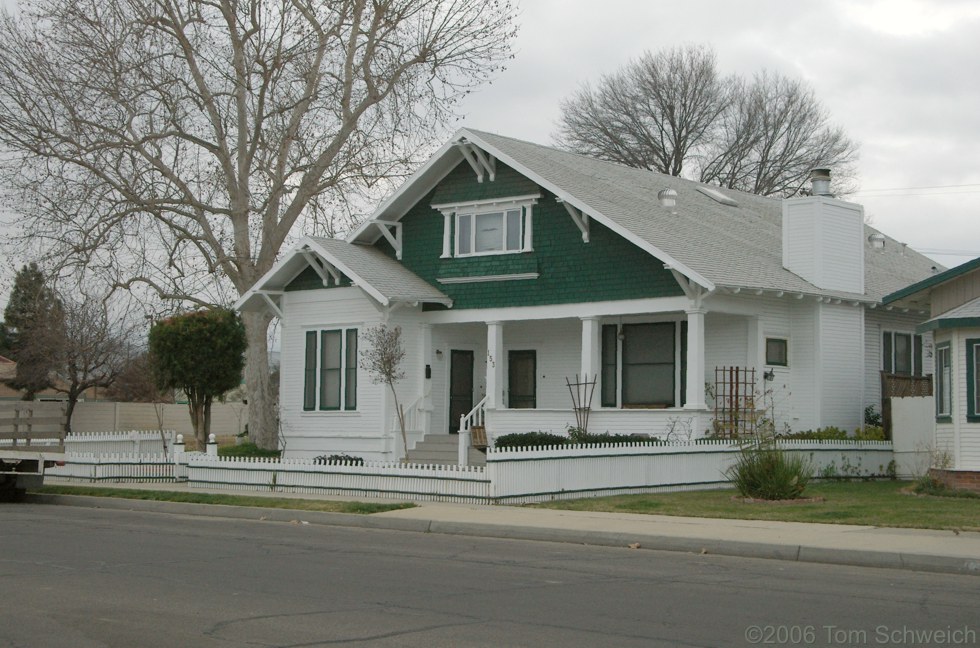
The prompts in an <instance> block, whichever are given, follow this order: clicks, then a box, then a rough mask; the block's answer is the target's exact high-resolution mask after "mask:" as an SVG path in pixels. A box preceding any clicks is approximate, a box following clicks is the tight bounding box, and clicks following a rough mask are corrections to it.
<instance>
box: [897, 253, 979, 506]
mask: <svg viewBox="0 0 980 648" xmlns="http://www.w3.org/2000/svg"><path fill="white" fill-rule="evenodd" d="M882 302H883V303H884V304H886V305H887V306H889V307H892V308H902V309H905V308H908V309H913V310H921V309H926V310H928V312H929V315H930V317H929V319H928V320H927V321H925V322H923V323H922V324H920V325H919V326H917V327H916V331H917V332H918V333H920V334H923V335H930V334H931V335H932V337H933V341H934V345H935V349H934V352H933V354H934V363H935V367H936V370H935V375H934V380H935V388H934V390H933V398H934V400H935V421H936V422H935V435H934V439H933V442H934V448H933V450H934V453H935V457H934V458H933V462H934V466H935V468H936V472H937V473H938V474H939V476H940V477H941V478H942V479H944V480H945V481H946V482H947V483H949V484H950V485H952V486H955V487H959V488H969V489H971V490H975V491H978V492H980V258H977V259H974V260H973V261H969V262H967V263H964V264H962V265H960V266H957V267H955V268H952V269H950V270H947V271H945V272H942V273H939V274H936V275H933V276H931V277H927V278H926V279H923V280H921V281H919V282H916V283H914V284H912V285H910V286H907V287H905V288H902V289H901V290H897V291H895V292H893V293H891V294H889V295H886V296H885V298H884V299H883V300H882Z"/></svg>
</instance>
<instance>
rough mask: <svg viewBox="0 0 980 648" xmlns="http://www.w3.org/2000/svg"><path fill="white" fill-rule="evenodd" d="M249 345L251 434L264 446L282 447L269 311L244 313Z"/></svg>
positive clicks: (247, 375)
mask: <svg viewBox="0 0 980 648" xmlns="http://www.w3.org/2000/svg"><path fill="white" fill-rule="evenodd" d="M242 320H243V321H244V322H245V336H246V338H247V339H248V349H247V350H246V351H245V390H246V393H247V394H248V436H249V439H250V440H251V441H253V442H254V443H255V444H256V445H258V446H259V447H260V448H264V449H266V450H278V449H279V408H278V403H277V402H276V401H275V399H274V397H273V395H272V384H271V380H270V378H271V373H272V372H271V371H270V369H269V340H268V335H269V323H270V322H271V321H272V315H270V314H269V313H267V312H264V311H263V312H260V313H254V312H246V313H242Z"/></svg>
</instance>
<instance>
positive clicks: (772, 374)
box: [237, 129, 936, 459]
mask: <svg viewBox="0 0 980 648" xmlns="http://www.w3.org/2000/svg"><path fill="white" fill-rule="evenodd" d="M828 185H829V174H825V175H821V176H820V177H819V178H817V180H816V182H815V184H814V186H815V192H814V193H815V194H818V195H813V196H809V197H802V198H792V199H789V200H774V199H769V198H764V197H760V196H755V195H750V194H745V193H740V192H737V191H732V190H727V189H720V188H717V187H712V186H708V185H704V184H699V183H697V182H692V181H688V180H684V179H681V178H676V177H672V176H666V175H661V174H658V173H652V172H649V171H644V170H640V169H633V168H628V167H624V166H620V165H617V164H612V163H609V162H603V161H599V160H594V159H591V158H587V157H583V156H580V155H575V154H571V153H566V152H562V151H558V150H555V149H552V148H548V147H544V146H540V145H537V144H531V143H528V142H523V141H519V140H515V139H511V138H507V137H502V136H499V135H493V134H490V133H484V132H480V131H475V130H469V129H464V130H461V131H459V132H458V133H457V134H456V135H455V136H454V137H453V138H452V140H451V141H449V142H447V143H446V144H445V145H444V146H443V147H442V148H441V149H439V151H438V152H437V153H436V154H435V155H433V156H432V158H430V159H429V161H428V162H427V163H426V164H425V165H424V166H423V167H422V168H421V169H419V170H418V171H417V172H416V173H415V174H414V175H413V176H412V177H411V178H410V179H409V180H408V181H407V182H406V183H405V184H404V185H402V187H401V188H400V189H398V190H397V191H396V192H395V193H394V194H393V195H392V196H390V197H389V198H388V199H387V200H385V201H384V202H383V203H382V204H381V205H380V206H379V207H378V209H377V211H376V212H375V213H374V214H373V215H372V216H371V218H370V219H369V220H367V221H366V222H365V223H363V224H362V225H361V226H360V227H359V228H358V229H357V230H355V231H354V232H352V233H351V235H350V236H349V237H348V238H347V239H346V240H334V239H323V238H314V237H308V238H305V239H303V240H302V241H300V243H299V244H298V245H297V246H296V247H295V249H293V250H292V251H290V252H289V253H287V254H286V255H285V257H284V258H283V259H282V260H281V261H280V262H279V263H278V264H277V265H276V266H275V267H274V268H273V269H272V270H271V271H269V272H268V273H267V274H266V275H265V276H264V277H263V278H262V279H261V280H260V281H259V282H258V283H257V284H256V285H255V286H254V287H253V288H252V289H251V290H249V291H248V292H247V293H246V294H245V295H244V296H243V297H242V298H241V300H240V301H239V302H238V304H237V307H238V308H240V309H242V310H250V309H264V308H268V309H270V310H271V311H272V312H274V313H275V314H276V315H277V316H279V317H280V318H281V319H282V374H281V375H282V378H281V401H280V403H281V413H280V417H281V421H282V428H283V430H282V433H283V436H284V438H285V440H286V454H287V456H295V457H303V456H307V457H308V456H313V455H318V454H324V453H341V452H346V453H350V454H355V455H360V456H363V457H366V458H372V459H380V458H387V459H393V458H398V457H400V456H403V449H402V448H401V447H400V440H399V435H398V434H397V432H396V430H397V425H396V423H395V417H394V408H393V405H392V399H391V397H390V395H389V394H387V393H386V391H385V389H384V387H383V386H381V385H375V384H373V383H372V381H371V380H370V377H369V376H367V375H365V372H364V371H363V370H362V369H360V368H359V367H358V354H359V352H360V350H361V349H360V346H359V345H360V336H359V334H360V332H361V331H363V330H364V329H365V328H366V327H372V326H375V325H377V324H379V323H382V322H386V323H388V324H389V325H391V326H395V325H397V326H400V327H401V328H402V331H403V336H404V339H405V341H406V350H407V356H406V359H405V363H404V368H405V370H406V378H405V379H404V380H403V381H402V382H401V383H400V384H399V393H400V397H401V400H402V402H404V403H406V411H407V413H408V418H409V425H410V428H411V430H410V434H411V438H410V441H409V445H410V447H411V446H412V445H413V444H414V443H415V442H416V441H417V440H418V439H420V438H421V437H422V436H423V435H426V434H428V435H447V434H450V433H454V432H457V430H458V429H459V426H460V417H461V416H468V418H467V419H466V421H465V422H464V423H463V429H464V432H465V431H466V429H467V427H468V425H469V424H470V423H471V422H472V421H473V420H474V419H479V418H480V417H481V416H483V415H484V414H485V423H486V430H487V433H488V434H489V436H490V437H491V438H493V437H496V436H499V435H502V434H507V433H511V432H527V431H534V430H550V431H554V432H563V431H564V430H565V428H566V427H567V426H569V425H574V424H575V417H574V415H573V411H572V400H571V398H570V393H569V387H568V385H567V383H566V380H567V381H570V382H572V383H575V382H576V381H579V382H582V381H583V377H587V379H588V380H590V381H591V380H596V381H597V385H596V386H595V391H594V397H593V400H592V402H591V405H592V411H591V416H590V419H589V430H590V431H592V432H605V431H609V432H613V433H645V434H653V435H661V434H663V433H664V432H665V431H666V430H668V429H673V430H675V431H677V429H678V428H680V429H681V430H687V429H689V430H690V431H692V432H693V434H694V435H695V436H699V435H702V434H704V433H706V432H708V431H709V430H710V429H711V428H712V420H713V416H714V411H713V408H714V405H715V402H714V398H713V393H714V392H715V391H716V390H717V389H718V388H720V389H722V390H728V389H729V388H730V385H729V384H728V382H727V378H725V380H720V381H717V380H716V371H715V369H716V367H740V368H746V369H753V370H754V371H755V377H756V381H755V384H754V386H751V387H746V386H744V385H743V386H741V387H739V389H740V390H741V392H742V394H744V393H745V392H746V391H755V392H757V393H760V394H761V393H762V392H768V393H770V395H771V397H770V398H766V399H765V400H766V405H767V406H769V407H770V410H771V413H772V415H773V416H775V418H776V420H777V423H778V424H779V426H780V428H781V429H782V428H784V427H785V426H789V427H791V428H792V429H794V430H806V429H812V428H816V427H825V426H829V425H835V426H839V427H843V428H847V429H849V430H853V429H854V428H855V427H857V426H859V425H861V423H862V412H863V409H864V408H865V407H866V406H867V405H869V404H877V403H878V401H879V394H880V391H879V372H880V371H881V370H882V369H886V370H889V371H898V372H908V373H922V372H925V373H929V372H930V371H931V365H930V353H929V345H930V341H929V339H928V336H926V337H915V334H914V329H915V327H916V325H917V324H919V323H920V322H921V321H922V320H923V319H925V317H924V313H918V312H915V311H909V312H902V311H901V310H899V309H890V310H889V309H883V308H880V307H879V304H880V300H881V297H882V296H883V295H884V294H886V293H889V292H892V291H894V290H896V289H898V288H899V287H901V286H904V285H907V284H908V283H910V282H912V281H918V280H920V279H923V278H925V277H928V276H930V274H931V273H932V272H934V271H935V270H936V269H935V267H934V264H933V262H932V261H930V260H929V259H927V258H925V257H923V256H922V255H920V254H917V253H916V252H913V251H912V250H909V249H907V248H906V247H905V246H904V245H902V244H900V243H898V242H896V241H894V240H892V239H890V238H887V237H885V236H883V235H882V234H880V233H879V232H877V231H876V230H874V229H873V228H871V227H868V226H866V225H865V224H864V212H863V208H862V207H861V206H859V205H856V204H853V203H849V202H844V201H841V200H837V199H835V198H833V197H831V196H830V195H829V188H828ZM744 375H745V374H744V373H743V374H740V376H743V377H744ZM764 375H765V376H766V379H765V380H764V379H763V376H764ZM718 400H719V401H722V400H723V399H720V398H719V399H718ZM758 402H759V399H757V400H756V403H758ZM718 404H719V405H723V404H724V403H723V402H719V403H718ZM464 436H465V435H464ZM444 438H445V437H444Z"/></svg>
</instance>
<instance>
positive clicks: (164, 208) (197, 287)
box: [0, 0, 515, 447]
mask: <svg viewBox="0 0 980 648" xmlns="http://www.w3.org/2000/svg"><path fill="white" fill-rule="evenodd" d="M512 14H513V10H512V7H511V5H510V4H509V2H506V1H501V2H490V3H487V2H484V1H483V0H336V1H331V2H323V1H322V0H250V1H248V2H246V1H244V0H211V1H205V0H23V1H22V2H21V3H20V4H19V10H18V13H17V15H11V14H9V13H6V12H4V13H3V15H2V17H0V142H2V143H3V144H4V145H5V147H6V149H7V155H6V156H4V157H3V158H2V163H3V171H4V172H5V173H4V174H3V177H2V181H3V183H4V184H5V186H7V187H10V188H12V190H13V191H14V192H15V197H16V198H17V199H18V200H19V202H18V204H17V206H18V211H19V212H20V218H21V220H22V225H23V229H24V232H25V236H24V238H23V239H22V241H31V242H36V244H37V245H38V246H39V247H41V248H42V251H43V253H44V258H45V259H46V260H47V262H48V263H49V264H52V265H56V266H58V267H59V268H60V269H61V270H62V271H63V272H72V271H73V270H74V268H76V267H79V266H80V267H84V268H86V269H87V270H88V271H95V272H100V273H102V274H104V275H107V276H108V277H109V278H110V280H111V281H112V282H113V283H114V284H115V285H116V286H117V287H122V288H126V289H129V290H133V291H136V292H137V293H145V294H151V295H155V296H157V297H160V298H163V299H164V300H170V301H171V303H172V304H173V306H172V308H173V309H177V308H180V307H183V308H187V307H196V306H201V305H210V304H228V303H230V302H231V301H233V300H234V299H235V298H236V297H237V296H239V295H241V294H242V293H244V292H245V291H246V290H247V289H248V288H249V287H251V286H252V285H253V284H254V283H255V282H256V281H257V280H258V279H259V278H260V277H261V276H262V275H263V274H264V273H265V272H267V271H268V270H269V269H270V268H271V267H272V265H273V264H274V262H275V260H276V257H277V255H278V253H279V252H280V250H281V249H282V246H283V245H284V243H285V242H286V241H287V240H288V238H289V237H290V232H291V231H292V230H293V228H294V226H296V225H297V224H300V225H304V224H305V225H307V226H310V227H311V228H312V229H314V230H315V231H316V232H317V233H325V234H333V233H335V232H336V231H338V230H343V229H344V228H346V227H348V226H349V224H350V216H351V211H352V209H353V208H352V206H351V201H352V200H353V201H356V200H357V199H358V196H361V195H363V194H364V192H365V191H376V190H377V189H378V185H379V183H384V182H385V181H386V179H388V178H391V177H393V176H398V175H400V174H404V173H406V172H407V170H408V169H409V168H411V167H412V166H413V165H414V164H415V163H416V162H417V160H418V157H419V156H420V155H421V154H424V152H425V149H426V148H427V147H428V146H430V145H431V143H432V142H433V140H434V137H435V135H436V134H437V133H438V132H439V130H440V129H441V128H442V126H443V125H444V124H446V122H447V120H448V119H449V118H450V117H451V116H452V114H453V112H452V111H453V106H454V104H455V102H456V100H457V99H458V98H459V97H461V96H462V94H463V93H465V92H467V91H468V89H469V88H471V87H473V86H475V85H477V84H479V83H481V82H483V81H485V80H486V79H487V78H488V77H490V76H491V75H493V74H495V73H496V72H498V71H499V70H500V69H501V66H500V64H499V61H501V60H504V59H506V58H508V57H509V55H510V43H511V42H512V39H513V36H514V34H515V27H514V25H513V19H512ZM244 320H245V325H246V328H247V331H248V342H249V349H248V358H247V360H248V368H247V370H246V381H247V384H248V389H249V398H248V402H249V429H250V431H251V432H252V434H253V436H254V438H255V439H256V441H257V442H258V443H259V444H260V445H262V446H264V447H274V446H275V445H276V443H277V438H276V417H275V409H274V403H273V401H272V397H271V392H270V384H269V366H268V348H267V346H268V343H267V334H268V328H269V323H270V321H271V315H269V314H265V313H248V314H246V315H245V316H244Z"/></svg>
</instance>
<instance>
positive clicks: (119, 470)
mask: <svg viewBox="0 0 980 648" xmlns="http://www.w3.org/2000/svg"><path fill="white" fill-rule="evenodd" d="M174 467H175V466H174V460H173V459H172V458H171V457H170V456H168V455H165V454H162V453H153V454H132V453H127V454H121V453H106V454H94V453H71V454H68V453H66V454H65V465H64V466H56V467H53V468H48V469H47V471H46V473H47V474H49V475H54V476H57V477H68V478H72V479H82V480H85V481H90V482H106V481H111V482H135V483H140V482H158V481H174V474H175V471H174Z"/></svg>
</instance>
